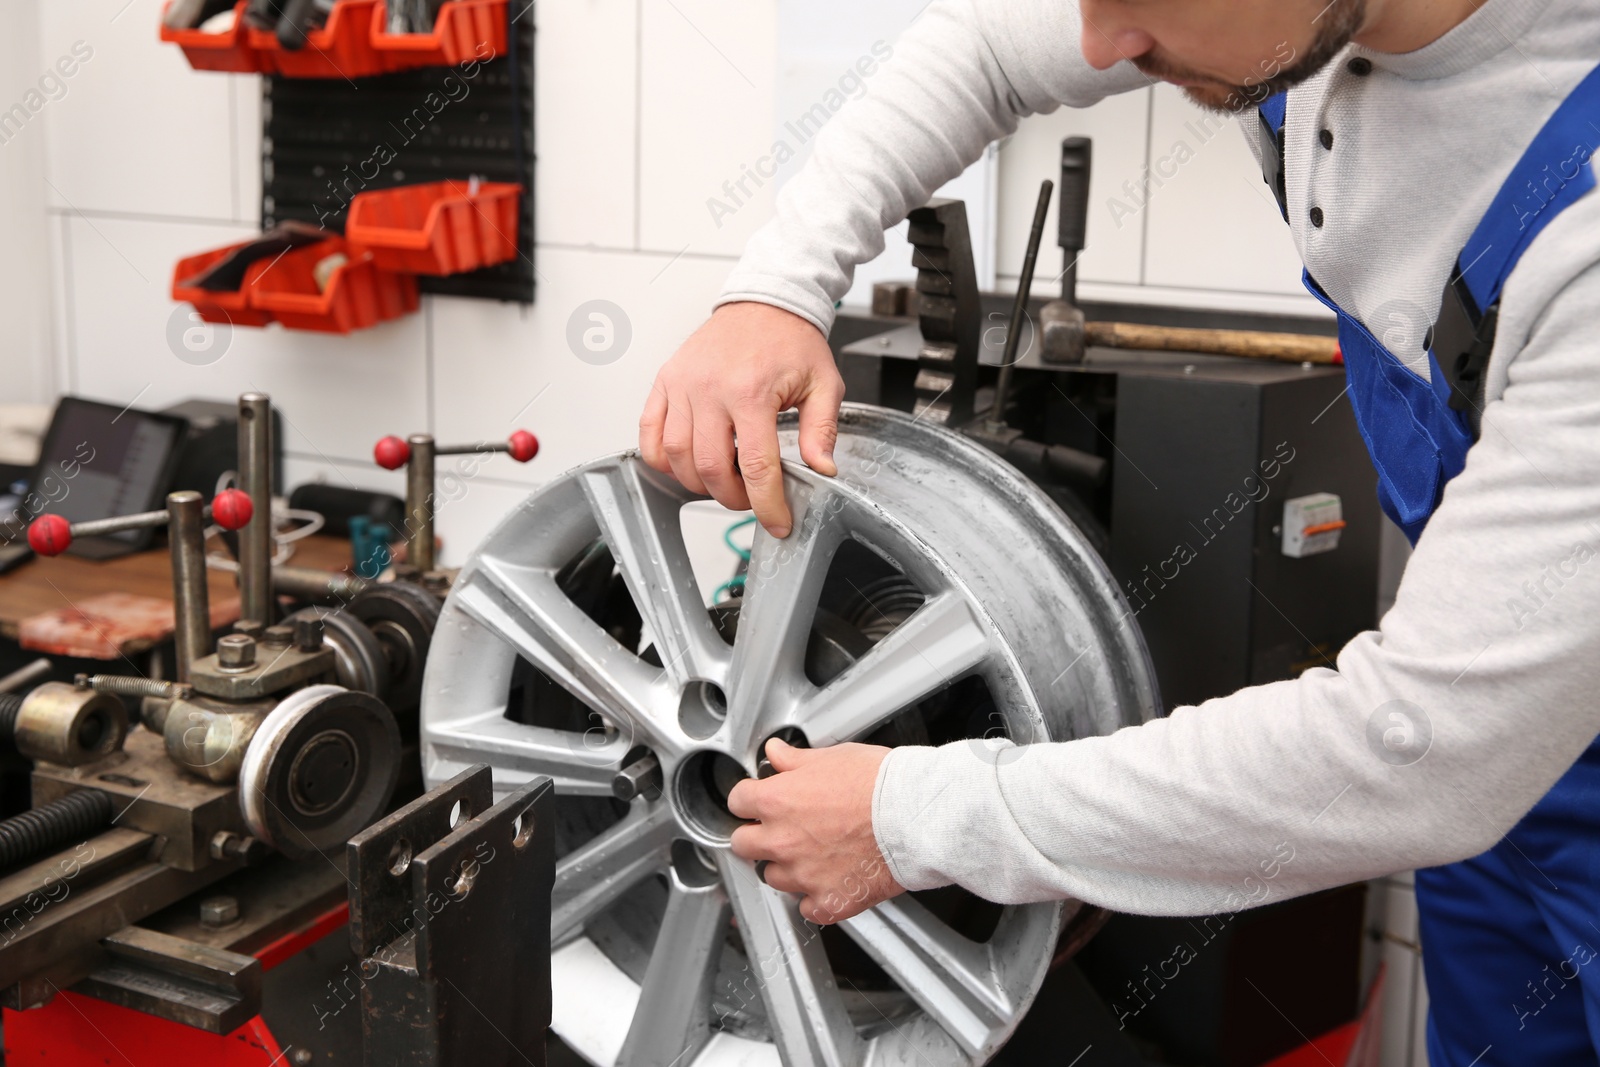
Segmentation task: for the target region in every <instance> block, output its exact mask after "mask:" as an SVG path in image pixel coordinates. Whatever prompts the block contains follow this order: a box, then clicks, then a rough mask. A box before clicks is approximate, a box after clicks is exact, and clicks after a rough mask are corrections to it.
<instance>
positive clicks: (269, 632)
mask: <svg viewBox="0 0 1600 1067" xmlns="http://www.w3.org/2000/svg"><path fill="white" fill-rule="evenodd" d="M261 643H262V644H264V645H267V646H269V647H271V648H288V647H289V646H290V645H292V644H294V627H293V626H287V625H285V624H283V623H281V622H280V623H277V624H276V625H273V626H269V627H267V628H266V629H265V630H262V631H261Z"/></svg>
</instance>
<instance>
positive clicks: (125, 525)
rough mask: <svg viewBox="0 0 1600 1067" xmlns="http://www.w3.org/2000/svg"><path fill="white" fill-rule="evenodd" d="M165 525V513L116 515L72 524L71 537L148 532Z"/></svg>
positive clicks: (150, 512)
mask: <svg viewBox="0 0 1600 1067" xmlns="http://www.w3.org/2000/svg"><path fill="white" fill-rule="evenodd" d="M166 524H167V513H166V512H165V511H140V512H137V513H135V514H133V515H116V516H113V517H112V518H109V519H88V520H86V521H84V522H75V523H73V524H72V527H71V528H72V536H73V537H99V536H100V535H101V534H114V533H123V532H124V531H127V530H149V529H153V528H154V527H157V526H165V525H166Z"/></svg>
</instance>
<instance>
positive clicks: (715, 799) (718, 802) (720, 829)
mask: <svg viewBox="0 0 1600 1067" xmlns="http://www.w3.org/2000/svg"><path fill="white" fill-rule="evenodd" d="M748 777H749V775H748V774H746V773H745V769H744V768H743V767H741V766H740V765H739V762H738V761H737V760H735V759H734V758H733V757H732V756H729V755H727V754H726V753H723V752H716V751H713V750H710V749H705V750H702V751H700V752H696V753H693V754H692V755H690V756H689V757H688V758H687V759H685V760H684V761H683V762H682V763H680V764H678V770H677V773H676V774H675V775H674V777H673V789H672V796H673V800H674V807H675V808H676V810H677V813H678V821H679V822H680V823H682V824H683V828H684V829H685V830H686V831H688V832H689V834H690V836H692V837H693V838H694V839H695V840H696V841H698V842H700V843H701V844H703V845H710V846H713V847H721V848H726V847H727V845H728V841H729V839H730V838H731V837H732V836H733V831H734V830H735V829H736V828H737V827H738V826H739V825H740V824H741V823H743V822H744V820H743V819H740V818H737V817H736V816H734V815H733V813H732V812H730V811H729V810H728V793H729V792H730V791H732V789H733V787H734V786H736V785H738V784H739V783H740V782H742V781H743V780H744V779H746V778H748Z"/></svg>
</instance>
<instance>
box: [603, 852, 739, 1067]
mask: <svg viewBox="0 0 1600 1067" xmlns="http://www.w3.org/2000/svg"><path fill="white" fill-rule="evenodd" d="M667 887H668V890H667V910H666V913H665V914H664V915H663V916H662V918H661V930H660V932H659V933H657V934H656V943H655V947H654V949H652V950H651V953H650V963H649V966H648V967H647V968H646V969H645V975H644V982H643V984H642V986H641V988H640V990H639V1006H638V1008H636V1009H635V1010H634V1013H633V1022H632V1024H631V1025H630V1026H629V1027H628V1037H627V1040H626V1041H624V1042H623V1044H622V1051H621V1052H620V1053H619V1054H618V1055H617V1067H684V1065H686V1064H689V1063H693V1062H694V1058H695V1057H696V1056H697V1055H699V1053H700V1050H701V1049H702V1048H704V1047H705V1043H706V1042H707V1041H709V1040H710V1039H711V988H712V982H713V981H714V980H715V979H716V975H717V964H718V962H719V961H720V960H721V959H722V945H723V941H724V938H725V937H726V935H727V932H728V914H729V911H728V898H727V895H726V894H725V893H723V891H722V887H721V886H720V885H716V884H714V883H713V884H712V885H708V886H692V887H691V886H686V885H684V884H683V883H682V882H681V881H680V880H679V879H678V877H677V875H676V874H675V873H674V874H669V875H668V876H667Z"/></svg>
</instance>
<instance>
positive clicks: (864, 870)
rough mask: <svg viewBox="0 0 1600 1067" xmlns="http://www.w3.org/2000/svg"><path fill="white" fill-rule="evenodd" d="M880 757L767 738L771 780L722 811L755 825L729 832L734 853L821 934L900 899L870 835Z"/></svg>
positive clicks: (749, 787) (736, 796)
mask: <svg viewBox="0 0 1600 1067" xmlns="http://www.w3.org/2000/svg"><path fill="white" fill-rule="evenodd" d="M888 754H889V750H888V749H887V748H882V747H880V746H878V745H858V744H844V745H835V746H833V747H832V748H820V749H808V748H795V747H794V746H792V745H787V744H785V743H784V742H782V741H779V740H777V739H776V738H774V739H773V740H771V741H768V742H767V759H769V760H771V761H772V766H773V767H774V768H776V769H777V771H778V773H777V774H775V775H773V776H772V777H770V778H764V779H761V780H759V781H758V780H756V779H754V778H747V779H745V780H744V781H742V782H740V783H739V784H738V785H736V786H734V787H733V790H732V791H731V792H729V794H728V810H729V811H731V812H733V814H734V815H737V816H738V817H739V818H741V819H756V820H758V821H757V822H755V823H752V824H750V825H747V826H741V827H739V828H738V829H737V830H735V831H734V832H733V851H734V853H735V854H736V855H739V856H743V857H744V858H745V859H747V860H755V861H760V860H766V861H768V862H767V865H766V867H765V868H764V869H763V871H762V878H763V880H764V881H765V882H766V883H767V884H768V885H770V886H771V887H772V888H774V889H777V890H781V891H782V892H785V893H798V894H800V896H801V898H802V899H801V901H800V915H801V916H802V917H803V918H806V919H809V920H811V921H812V922H814V923H818V924H821V925H824V926H826V925H827V924H829V923H836V922H839V921H840V920H841V919H848V918H850V916H852V915H856V914H858V913H860V912H863V911H866V910H867V909H868V908H870V907H872V906H873V905H874V904H877V903H879V902H880V901H884V900H888V899H889V898H890V897H893V896H898V895H899V894H901V893H903V892H905V889H904V888H903V887H902V886H901V885H900V884H899V883H897V882H896V881H895V880H894V877H893V876H892V875H891V874H890V873H889V865H888V864H887V863H885V862H884V861H883V855H882V854H881V853H880V852H879V851H878V839H877V838H876V837H874V836H873V833H872V790H873V787H874V786H875V785H876V784H877V781H878V766H879V765H880V764H881V763H883V758H884V757H885V756H887V755H888Z"/></svg>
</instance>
